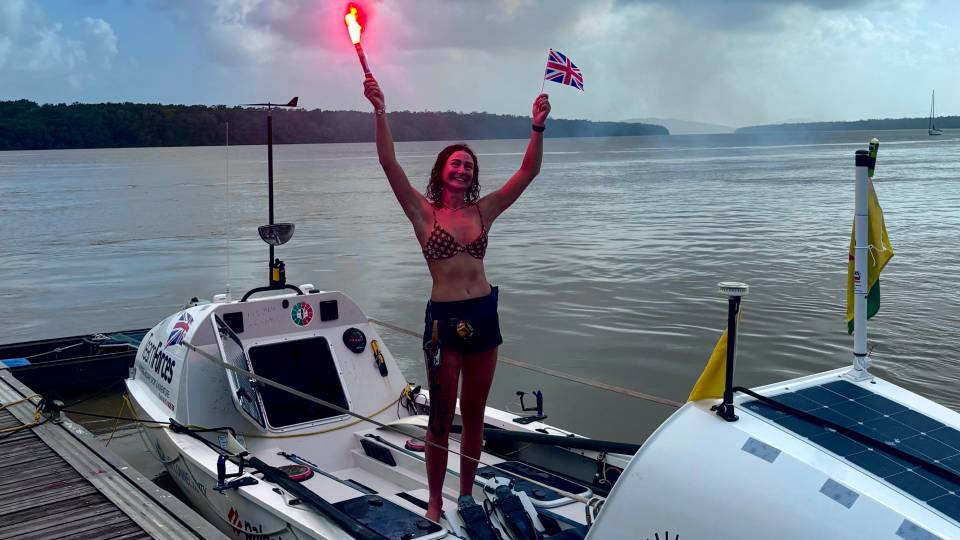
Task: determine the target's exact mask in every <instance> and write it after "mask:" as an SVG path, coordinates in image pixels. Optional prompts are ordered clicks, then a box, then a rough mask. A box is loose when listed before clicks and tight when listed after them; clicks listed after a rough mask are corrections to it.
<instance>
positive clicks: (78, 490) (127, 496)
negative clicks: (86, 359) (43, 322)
mask: <svg viewBox="0 0 960 540" xmlns="http://www.w3.org/2000/svg"><path fill="white" fill-rule="evenodd" d="M32 394H33V392H32V391H31V390H30V389H29V388H28V387H26V386H24V385H23V384H22V383H21V382H20V381H18V380H17V379H16V378H14V377H13V376H12V375H11V373H10V372H9V371H7V370H0V404H8V403H12V402H15V401H19V400H21V399H23V398H24V397H25V396H30V395H32ZM34 401H36V398H35V399H34ZM34 410H35V407H34V404H33V402H29V401H28V402H23V403H20V404H18V405H13V406H10V407H7V408H4V409H2V410H0V456H3V457H2V459H0V523H3V527H2V528H0V540H2V539H7V538H17V539H35V538H37V539H38V538H44V539H47V538H71V539H85V538H91V539H92V538H97V539H117V540H119V539H141V538H144V539H146V538H161V539H166V538H169V539H184V538H204V539H206V538H213V539H221V538H226V537H225V536H223V534H222V533H220V532H219V531H217V530H216V529H215V528H214V527H213V526H211V525H210V524H209V523H207V522H206V521H204V520H203V519H202V518H201V517H200V516H198V515H197V514H196V513H194V512H193V510H191V509H190V508H188V507H187V506H186V505H184V504H183V503H181V502H180V501H179V500H178V499H177V498H176V497H174V496H173V495H170V494H169V493H167V492H165V491H163V490H162V489H160V488H159V487H157V486H156V485H154V484H153V483H152V482H151V481H150V480H149V479H147V478H144V477H143V476H141V475H139V474H138V473H137V472H136V471H135V470H134V469H133V468H132V467H130V466H129V465H128V464H127V463H126V462H124V461H123V460H122V459H120V458H119V457H117V456H116V455H115V454H113V453H112V452H110V451H109V450H108V449H107V448H106V447H104V446H103V445H102V444H101V443H100V442H99V441H97V440H96V439H95V438H94V437H93V436H92V435H90V434H89V433H88V432H87V431H86V430H84V429H83V428H82V427H80V426H78V425H77V424H74V423H73V422H70V421H69V420H67V419H64V420H63V422H61V423H53V422H47V423H44V424H42V425H39V426H35V427H33V428H30V429H24V430H21V431H17V432H14V433H12V434H10V433H7V432H2V430H7V429H10V428H16V427H19V426H22V425H25V424H27V423H32V421H33V415H34Z"/></svg>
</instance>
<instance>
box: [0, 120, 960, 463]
mask: <svg viewBox="0 0 960 540" xmlns="http://www.w3.org/2000/svg"><path fill="white" fill-rule="evenodd" d="M872 135H873V134H870V133H829V134H811V135H806V136H794V137H792V138H783V139H777V140H774V139H772V138H770V137H771V136H768V135H763V136H760V135H754V136H739V135H722V136H679V137H625V138H616V139H548V140H547V142H546V149H547V155H546V156H545V158H544V165H543V170H542V173H541V176H540V177H539V178H538V179H537V180H536V182H534V184H533V185H532V186H531V187H530V189H529V190H528V192H527V193H526V194H524V196H523V197H522V198H521V199H520V200H519V201H518V202H517V204H516V205H515V206H514V207H513V208H511V209H510V210H509V211H508V212H507V213H505V214H504V215H503V216H501V218H500V219H499V220H498V221H497V223H496V224H495V226H494V227H493V230H492V231H491V244H490V249H489V251H488V255H487V259H486V263H487V272H488V276H489V277H490V280H491V281H492V282H493V283H495V284H497V285H499V286H500V287H501V302H500V306H501V321H502V323H503V326H504V337H505V340H506V341H505V343H504V345H503V347H502V349H501V352H502V354H505V355H507V356H509V357H512V358H516V359H518V360H522V361H525V362H529V363H533V364H537V365H541V366H545V367H549V368H552V369H556V370H560V371H565V372H569V373H572V374H575V375H578V376H581V377H586V378H590V379H595V380H598V381H602V382H608V383H610V384H616V385H620V386H626V387H630V388H635V389H637V390H640V391H643V392H647V393H650V394H656V395H660V396H664V397H667V398H671V399H675V400H683V399H684V398H685V397H686V395H687V392H688V391H689V389H690V387H691V385H692V383H693V381H695V380H696V377H697V376H698V374H699V372H700V370H701V369H702V366H703V363H704V362H705V360H706V358H707V356H708V355H709V352H710V350H711V349H712V347H713V344H714V342H715V341H716V339H717V337H718V336H719V333H720V331H721V330H722V327H723V325H724V324H725V321H726V313H725V309H726V303H725V300H724V298H722V297H721V296H720V295H719V294H718V293H717V290H716V284H717V282H719V281H722V280H730V279H734V280H740V281H744V282H747V283H748V284H749V285H750V295H749V296H748V297H746V299H745V301H744V319H743V323H742V327H741V328H742V332H743V333H742V337H741V340H740V341H739V342H738V344H739V347H738V349H739V364H738V366H737V375H738V381H737V382H738V383H739V384H742V385H760V384H765V383H769V382H772V381H775V380H778V379H782V378H784V377H793V376H797V375H802V374H807V373H811V372H816V371H821V370H825V369H829V368H834V367H840V366H843V365H846V364H848V363H849V362H850V352H849V351H850V344H851V338H850V337H849V336H847V334H846V331H845V324H844V313H845V312H844V287H845V280H846V262H847V243H848V241H849V235H850V227H851V223H852V213H853V212H852V207H853V152H854V150H855V149H857V148H860V147H864V146H866V141H867V140H868V139H869V138H870V136H872ZM877 135H878V136H879V137H880V139H881V140H882V145H881V148H880V160H879V166H878V172H877V178H876V188H877V192H878V196H879V199H880V203H881V205H882V206H883V208H884V211H885V215H886V220H887V226H888V230H889V233H890V237H891V241H892V243H893V246H894V249H895V251H896V256H895V257H894V259H893V260H892V262H891V263H890V265H889V266H888V267H887V270H886V271H885V272H884V274H883V278H882V283H883V307H882V309H881V311H880V314H879V315H878V317H877V318H875V319H874V320H873V322H872V324H871V344H872V346H873V347H874V349H873V356H874V360H875V362H876V365H877V369H876V372H877V373H878V374H880V375H881V376H884V377H889V378H892V379H894V380H896V381H897V382H899V383H902V384H905V385H906V386H907V387H909V388H911V389H914V390H917V391H919V392H920V393H922V394H924V395H926V396H929V397H932V398H933V399H936V400H938V401H941V402H943V403H945V404H946V405H948V406H950V407H954V408H957V407H958V406H960V388H958V387H957V385H955V384H953V382H954V381H955V380H956V379H957V376H958V374H960V367H958V366H957V365H956V362H955V360H956V359H957V356H958V354H957V353H958V350H960V346H958V345H957V343H958V342H960V324H958V322H960V320H958V319H960V299H958V296H957V295H956V294H955V293H954V291H955V290H956V289H957V287H958V285H960V257H957V256H956V254H955V253H954V251H953V250H954V248H955V244H956V239H957V238H958V234H960V212H958V211H957V208H958V207H960V159H958V158H960V139H958V138H957V137H955V136H953V135H951V134H947V135H945V136H944V137H942V138H936V139H931V138H929V137H927V135H926V133H925V132H922V131H893V132H881V133H879V134H877ZM524 144H525V143H524V141H516V140H511V141H478V142H475V143H473V147H474V148H475V149H476V150H477V151H478V154H479V162H480V163H479V164H480V169H481V183H482V184H483V193H487V192H489V191H490V189H493V188H496V187H498V186H499V185H500V184H501V183H502V182H503V181H505V179H506V178H507V177H509V175H510V174H511V173H512V172H513V171H514V170H515V169H516V167H517V166H518V164H519V161H520V152H522V150H523V148H524ZM442 146H443V143H438V142H418V143H401V144H399V145H398V148H399V152H400V159H401V162H402V163H403V165H404V167H405V168H406V170H407V173H408V175H409V176H410V178H411V179H413V181H414V184H415V185H416V186H417V187H420V188H422V187H423V185H424V184H425V183H426V177H427V173H428V170H429V168H430V166H431V165H432V163H433V159H434V156H435V155H436V152H437V151H438V150H439V149H440V148H441V147H442ZM374 152H375V151H374V148H373V146H372V145H371V144H338V145H287V146H279V147H277V148H275V158H276V163H275V172H276V179H277V185H276V204H277V210H276V217H277V220H278V221H292V222H295V223H296V224H297V231H296V234H295V235H294V238H293V240H292V241H291V242H290V243H289V244H287V245H285V246H282V247H280V248H278V250H277V254H278V256H279V257H281V258H283V259H284V260H285V261H286V263H287V275H288V278H289V279H290V280H291V281H292V282H293V283H308V282H309V283H314V284H316V285H317V286H318V287H320V288H321V289H327V290H331V289H338V290H342V291H345V292H347V293H348V294H350V295H351V296H352V297H353V298H354V299H355V300H356V301H357V302H358V303H359V304H360V306H361V307H363V309H364V310H365V311H366V312H367V314H368V315H370V316H372V317H376V318H378V319H382V320H386V321H390V322H393V323H395V324H398V325H401V326H405V327H408V328H413V329H416V328H417V326H418V322H419V321H421V320H422V313H423V306H424V303H425V301H426V298H427V295H428V294H429V290H430V286H429V278H428V274H427V271H426V267H425V265H424V262H423V260H422V258H421V255H420V250H419V247H418V245H417V243H416V240H415V239H414V236H413V234H412V230H411V228H410V225H409V224H408V223H407V222H406V220H405V218H404V216H403V214H402V212H401V211H400V208H399V205H398V204H397V203H396V202H395V200H394V198H393V195H392V193H391V192H390V190H389V187H388V186H387V183H386V181H385V179H384V178H383V175H382V173H381V172H380V169H379V165H378V163H377V160H376V157H375V153H374ZM226 155H227V152H225V150H224V148H222V147H220V148H217V147H206V148H159V149H121V150H78V151H45V152H2V153H0V200H2V201H3V205H2V206H0V226H2V230H3V231H4V233H5V234H4V235H3V237H2V238H0V251H2V252H3V253H4V254H6V258H5V260H6V262H7V263H6V264H4V265H3V266H2V267H0V282H2V283H3V284H4V287H3V288H2V289H0V321H2V323H0V324H2V326H0V342H3V343H6V342H12V341H21V340H27V339H37V338H42V337H55V336H63V335H71V334H79V333H84V332H94V331H109V330H119V329H127V328H137V327H147V326H152V325H153V324H155V323H156V322H157V321H159V320H160V319H161V318H163V317H165V316H167V315H169V314H170V313H171V312H173V311H175V310H177V309H178V308H180V307H181V306H182V305H183V304H184V303H185V302H186V301H187V300H188V299H189V298H190V297H192V296H199V297H206V298H209V297H211V296H212V295H213V294H214V293H217V292H222V291H223V290H224V287H225V285H226V284H227V283H230V284H231V286H232V287H233V289H234V291H235V292H237V293H238V294H239V293H242V291H244V290H246V289H248V288H250V287H253V286H257V285H261V284H262V283H263V282H264V281H265V279H266V275H267V268H266V262H267V261H266V258H267V249H266V246H265V245H263V244H262V242H261V241H260V240H259V239H258V237H257V234H256V227H257V226H258V225H261V224H263V223H265V222H266V221H267V210H266V182H265V175H266V172H265V171H266V165H265V159H266V152H265V149H264V148H263V147H234V148H230V149H229V156H230V163H229V171H230V181H229V189H228V185H227V182H226V181H225V171H226V163H225V156H226ZM228 262H229V264H228ZM383 333H384V338H385V341H386V342H387V344H388V345H389V346H390V349H391V351H392V352H393V353H394V354H395V355H397V356H398V357H399V359H400V361H401V364H402V368H403V369H404V371H405V372H406V373H407V375H408V377H410V378H412V379H416V380H420V381H422V380H423V375H422V367H421V366H420V360H419V358H420V352H419V350H418V343H417V340H416V339H415V338H410V337H408V336H405V335H402V334H397V333H393V332H390V331H387V330H383ZM538 388H539V389H543V390H544V394H545V405H546V412H547V414H548V415H549V416H550V418H549V421H550V422H554V423H557V424H560V425H564V426H566V427H569V428H571V429H573V430H575V431H578V432H581V433H583V434H585V435H589V436H595V437H603V438H609V439H618V440H624V441H634V442H636V441H642V440H643V439H644V438H645V437H646V435H648V434H649V433H650V431H651V430H652V429H653V428H654V427H655V426H656V425H658V424H659V422H661V421H662V420H663V419H664V418H665V417H666V415H668V414H669V412H670V411H669V410H668V409H666V408H664V407H663V406H660V405H654V404H649V403H645V402H640V401H637V400H634V399H631V398H628V397H624V396H619V395H616V394H609V393H603V392H601V391H598V390H595V389H591V388H586V387H583V386H580V385H577V384H574V383H571V382H566V381H560V380H555V379H552V378H547V377H543V376H541V375H537V374H533V373H529V372H526V371H522V370H518V369H516V368H512V367H509V366H500V367H499V373H498V377H497V381H496V383H495V385H494V389H493V392H492V395H491V400H490V404H491V405H492V406H496V407H505V406H509V407H511V408H516V407H517V406H518V404H516V403H515V402H514V400H515V399H516V397H515V391H516V390H527V391H529V390H532V389H538ZM104 409H106V410H109V414H112V413H114V412H116V410H117V409H119V401H118V400H117V398H114V400H113V401H109V402H108V403H106V404H105V405H104ZM625 419H626V421H625ZM120 440H127V439H126V438H121V439H120ZM129 440H131V441H136V439H135V438H134V437H129ZM113 444H117V443H116V442H115V443H111V446H112V445H113ZM124 444H125V443H124ZM131 444H132V443H131ZM139 451H140V452H141V453H142V452H143V449H142V448H140V450H139ZM127 457H128V459H129V456H127ZM146 457H149V456H146Z"/></svg>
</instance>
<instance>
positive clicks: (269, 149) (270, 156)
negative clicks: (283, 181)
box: [267, 106, 273, 276]
mask: <svg viewBox="0 0 960 540" xmlns="http://www.w3.org/2000/svg"><path fill="white" fill-rule="evenodd" d="M267 186H268V187H267V193H268V196H269V205H270V225H273V108H272V107H269V106H268V107H267ZM267 266H268V267H269V268H270V275H271V276H272V275H273V244H270V260H269V261H267Z"/></svg>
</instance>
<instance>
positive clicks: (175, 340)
mask: <svg viewBox="0 0 960 540" xmlns="http://www.w3.org/2000/svg"><path fill="white" fill-rule="evenodd" d="M191 324H193V316H191V315H190V314H189V313H187V312H183V314H181V315H180V318H179V319H177V323H176V324H174V325H173V330H171V331H170V336H169V337H167V343H166V345H164V347H163V348H164V349H166V348H167V347H173V346H174V345H179V344H180V343H182V342H183V338H185V337H186V336H187V332H188V331H189V330H190V325H191Z"/></svg>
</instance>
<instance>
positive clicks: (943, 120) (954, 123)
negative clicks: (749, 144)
mask: <svg viewBox="0 0 960 540" xmlns="http://www.w3.org/2000/svg"><path fill="white" fill-rule="evenodd" d="M936 120H937V127H938V128H940V129H945V130H948V129H960V116H938V117H937V119H936ZM928 122H929V118H927V117H918V118H883V119H870V120H852V121H847V122H798V123H790V124H764V125H758V126H745V127H742V128H737V130H736V131H734V133H738V134H752V133H771V132H780V133H783V132H793V133H796V132H814V131H876V130H894V129H927V123H928Z"/></svg>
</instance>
